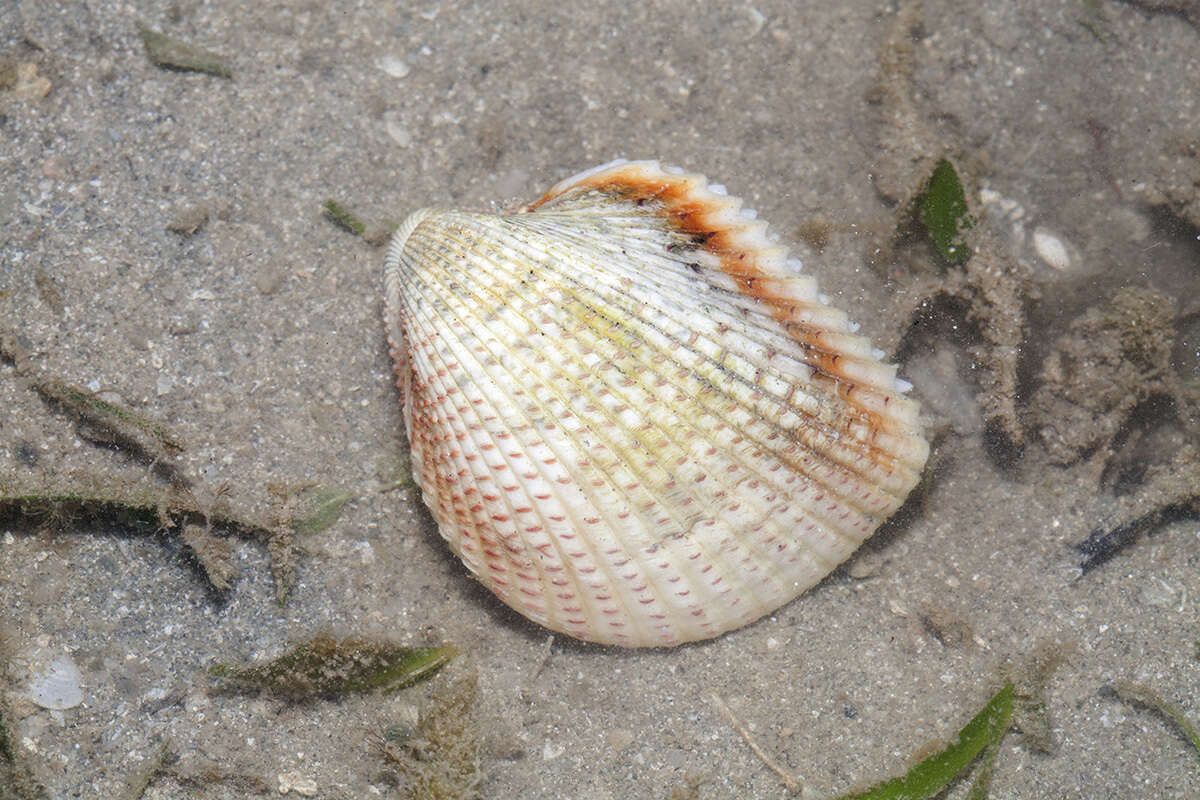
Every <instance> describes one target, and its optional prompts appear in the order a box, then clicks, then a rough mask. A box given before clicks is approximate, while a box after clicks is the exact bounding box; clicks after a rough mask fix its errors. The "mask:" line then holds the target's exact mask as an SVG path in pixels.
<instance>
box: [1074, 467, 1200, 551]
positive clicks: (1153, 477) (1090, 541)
mask: <svg viewBox="0 0 1200 800" xmlns="http://www.w3.org/2000/svg"><path fill="white" fill-rule="evenodd" d="M1147 509H1149V510H1147ZM1113 518H1115V519H1116V520H1118V521H1117V523H1116V524H1115V525H1109V526H1106V527H1104V528H1098V529H1096V530H1094V531H1092V533H1091V535H1089V536H1088V538H1087V539H1085V540H1084V541H1082V542H1080V543H1079V544H1077V545H1075V549H1076V550H1078V551H1079V552H1080V553H1082V554H1083V555H1084V556H1086V558H1085V559H1084V561H1083V563H1082V564H1081V565H1080V567H1081V569H1082V570H1083V572H1084V573H1087V572H1090V571H1091V570H1093V569H1095V568H1096V567H1098V566H1100V565H1101V564H1103V563H1105V562H1106V561H1108V560H1109V559H1111V558H1112V557H1113V556H1115V555H1117V553H1119V552H1121V551H1122V550H1124V549H1125V548H1126V547H1129V546H1130V545H1132V544H1133V543H1134V542H1136V541H1137V540H1138V539H1140V538H1141V537H1142V536H1143V535H1146V534H1149V533H1151V532H1153V531H1155V530H1157V529H1158V528H1161V527H1162V526H1163V525H1166V524H1168V523H1170V522H1173V521H1175V520H1179V519H1185V518H1192V519H1195V518H1200V448H1197V447H1196V446H1194V445H1191V444H1188V445H1184V446H1183V447H1182V448H1180V450H1179V452H1177V453H1176V454H1175V457H1174V458H1173V459H1172V460H1171V462H1170V463H1169V464H1162V465H1158V466H1156V467H1153V468H1151V469H1150V471H1149V473H1148V474H1147V476H1146V482H1145V484H1144V485H1143V486H1142V488H1141V489H1140V490H1139V491H1138V492H1137V493H1136V494H1132V495H1126V496H1124V497H1121V498H1120V500H1119V506H1118V509H1117V511H1116V513H1115V514H1114V515H1113Z"/></svg>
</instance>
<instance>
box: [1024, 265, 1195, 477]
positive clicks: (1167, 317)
mask: <svg viewBox="0 0 1200 800" xmlns="http://www.w3.org/2000/svg"><path fill="white" fill-rule="evenodd" d="M1174 319H1175V302H1174V301H1173V300H1172V299H1171V298H1170V297H1167V296H1166V295H1164V294H1163V293H1161V292H1158V291H1156V290H1154V289H1150V288H1126V289H1122V290H1120V291H1119V292H1117V293H1116V295H1115V296H1114V297H1113V298H1112V301H1111V302H1110V303H1109V304H1107V305H1106V306H1104V307H1093V308H1091V309H1089V310H1088V311H1086V312H1085V313H1084V314H1083V315H1082V316H1081V317H1079V318H1078V319H1076V320H1075V321H1074V322H1073V323H1072V324H1071V326H1070V328H1069V329H1068V331H1067V333H1065V334H1064V335H1063V336H1061V337H1059V339H1058V341H1057V342H1055V346H1054V350H1053V351H1052V352H1051V353H1050V355H1049V356H1048V357H1047V358H1046V360H1045V362H1044V363H1043V365H1042V372H1041V386H1040V387H1039V388H1038V390H1037V391H1036V392H1035V393H1034V395H1033V397H1032V399H1031V402H1030V419H1031V423H1032V427H1033V429H1034V430H1035V431H1036V432H1037V436H1038V439H1039V440H1040V441H1041V443H1042V446H1043V447H1045V449H1046V452H1047V453H1048V454H1049V456H1050V460H1051V462H1052V463H1055V464H1061V465H1068V464H1073V463H1075V462H1077V461H1079V460H1081V459H1083V458H1087V457H1091V458H1092V459H1093V460H1094V461H1095V462H1096V463H1098V464H1099V465H1100V466H1103V465H1104V464H1106V463H1107V462H1108V461H1109V459H1111V458H1112V455H1113V452H1112V445H1113V441H1114V439H1116V437H1117V434H1118V433H1119V432H1120V431H1121V430H1122V428H1123V427H1124V426H1125V424H1126V422H1127V420H1128V418H1129V415H1130V413H1131V412H1132V411H1133V410H1134V409H1135V408H1136V407H1137V406H1139V405H1140V404H1142V403H1144V402H1145V401H1146V400H1147V399H1149V398H1150V397H1152V396H1154V395H1164V396H1167V397H1175V396H1176V395H1178V393H1179V389H1178V387H1177V385H1176V380H1175V376H1174V373H1173V371H1172V369H1171V348H1172V345H1173V344H1174V329H1173V327H1172V323H1173V321H1174Z"/></svg>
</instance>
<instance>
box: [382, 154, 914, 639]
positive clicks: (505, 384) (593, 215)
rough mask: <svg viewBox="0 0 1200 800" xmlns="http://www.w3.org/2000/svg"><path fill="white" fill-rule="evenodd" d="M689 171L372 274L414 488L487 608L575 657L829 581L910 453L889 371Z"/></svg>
mask: <svg viewBox="0 0 1200 800" xmlns="http://www.w3.org/2000/svg"><path fill="white" fill-rule="evenodd" d="M799 269H800V265H799V262H797V261H795V260H789V259H788V258H787V251H786V249H785V248H783V247H780V246H778V245H776V244H774V243H773V242H772V241H771V240H770V239H769V238H768V236H767V234H766V225H765V223H762V222H759V221H756V220H755V219H754V214H753V212H750V211H747V210H744V209H742V205H741V201H740V200H737V199H736V198H732V197H729V196H727V195H726V194H725V190H724V188H723V187H721V186H717V185H709V184H708V182H707V181H706V180H705V178H704V177H703V176H700V175H691V174H685V173H683V172H680V171H677V170H672V169H664V168H662V167H661V166H660V165H659V164H658V162H654V161H640V162H623V161H619V162H614V163H612V164H606V165H604V166H602V167H597V168H595V169H592V170H588V171H587V172H583V173H580V174H578V175H576V176H574V177H572V178H569V179H567V180H565V181H563V182H562V183H559V184H557V185H556V186H554V187H553V188H552V189H551V190H550V191H549V192H547V193H546V194H545V195H543V196H542V197H541V198H540V199H538V200H537V201H536V202H534V203H531V204H530V205H528V206H525V207H523V208H521V209H519V210H518V211H516V212H513V213H501V214H486V213H471V212H463V211H448V210H436V209H426V210H422V211H418V212H416V213H414V214H413V215H412V216H410V217H409V218H408V219H407V220H406V221H405V222H404V224H403V225H402V226H401V227H400V229H399V230H398V231H397V232H396V235H395V237H394V239H393V242H392V245H391V248H390V249H389V251H388V256H387V268H386V278H385V283H386V297H387V310H386V316H387V319H386V322H387V328H388V334H389V339H390V341H391V346H392V354H393V357H394V358H395V363H396V372H397V376H398V383H399V385H400V387H401V389H402V391H403V395H404V415H405V423H406V425H407V429H408V437H409V442H410V444H411V447H412V461H413V473H414V477H415V479H416V481H417V483H418V485H419V486H420V488H421V492H422V495H423V497H424V500H425V503H426V505H428V507H429V510H430V512H431V514H432V515H433V517H434V519H435V520H436V522H437V524H438V529H439V531H440V532H441V535H442V536H443V537H444V538H445V539H446V541H447V542H448V543H449V544H450V546H451V548H453V550H454V551H455V553H457V554H458V555H459V557H460V558H461V559H462V560H463V562H464V563H465V564H466V565H467V567H468V568H469V569H470V570H471V572H473V573H474V574H475V575H476V577H478V579H479V580H480V581H482V582H483V583H484V584H485V585H486V586H487V587H488V588H489V589H491V590H492V591H493V592H494V593H495V594H496V595H497V596H498V597H499V598H500V599H501V600H503V601H504V602H505V603H507V604H508V605H510V606H511V607H513V608H514V609H516V610H517V611H519V612H520V613H522V614H524V615H525V616H526V617H528V618H530V619H532V620H534V621H536V622H538V623H540V624H541V625H544V626H546V627H548V628H551V629H552V630H555V631H559V632H562V633H566V634H569V635H571V636H575V637H578V638H580V639H586V640H590V641H596V642H604V643H611V644H618V645H624V646H629V647H653V646H664V645H674V644H679V643H681V642H687V641H694V640H697V639H706V638H709V637H712V636H717V635H719V634H721V633H724V632H725V631H729V630H732V629H734V628H738V627H741V626H742V625H745V624H747V623H749V622H752V621H754V620H756V619H758V618H759V617H761V616H763V615H764V614H767V613H770V612H771V611H774V610H775V609H777V608H779V607H780V606H781V605H783V604H784V603H787V602H788V601H790V600H791V599H793V598H794V597H796V596H797V595H798V594H800V593H801V592H803V591H804V590H805V589H807V588H809V587H810V586H812V585H813V584H815V583H817V582H818V581H819V580H821V578H823V577H824V576H825V575H827V574H829V572H830V571H832V570H833V569H834V568H835V567H836V566H837V565H838V564H840V563H841V562H842V561H844V560H845V559H846V558H847V557H848V556H849V555H850V554H851V553H852V552H854V550H855V549H856V548H857V547H858V546H859V545H860V544H861V543H862V542H863V540H864V539H866V538H867V537H868V536H870V534H871V533H872V532H873V531H874V530H875V529H876V528H877V527H878V526H879V524H880V523H881V522H882V521H883V520H884V519H886V518H887V517H888V516H889V515H891V514H892V513H893V512H894V511H895V510H896V509H897V508H898V507H899V506H900V504H901V503H902V502H903V501H904V498H905V497H906V496H907V495H908V493H909V491H910V490H911V489H912V488H913V486H914V485H915V484H916V483H917V480H918V478H919V477H920V472H921V470H922V468H923V466H924V463H925V459H926V457H927V455H928V445H927V443H926V441H925V438H924V436H923V434H922V432H921V430H920V426H919V424H918V420H917V415H918V406H917V403H916V402H915V401H913V400H911V399H909V398H908V397H906V396H905V394H904V392H905V391H906V389H907V386H906V385H905V384H904V383H903V382H902V381H899V380H897V379H896V377H895V373H896V368H895V367H894V366H891V365H887V364H884V363H882V362H881V361H880V360H879V357H880V355H881V354H880V353H878V352H877V351H874V350H873V349H872V348H871V345H870V343H869V342H868V341H867V340H866V339H865V338H863V337H861V336H857V335H855V333H854V329H855V326H854V325H853V324H852V323H850V322H849V321H848V319H847V317H846V315H845V314H844V313H843V312H841V311H838V310H837V309H834V308H831V307H830V306H828V305H827V304H826V302H825V299H824V298H823V297H822V296H820V295H819V294H818V293H817V287H816V282H815V281H814V280H813V279H812V278H811V277H808V276H805V275H802V274H800V271H799Z"/></svg>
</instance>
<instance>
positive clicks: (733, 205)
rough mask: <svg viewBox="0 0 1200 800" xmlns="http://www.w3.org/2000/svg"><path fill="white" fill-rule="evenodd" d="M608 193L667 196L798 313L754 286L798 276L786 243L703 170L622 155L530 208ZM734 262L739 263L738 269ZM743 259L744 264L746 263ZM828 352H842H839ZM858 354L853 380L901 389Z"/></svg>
mask: <svg viewBox="0 0 1200 800" xmlns="http://www.w3.org/2000/svg"><path fill="white" fill-rule="evenodd" d="M605 193H609V194H612V195H616V196H619V197H624V196H633V197H636V198H638V199H644V198H646V197H652V198H654V199H655V200H658V201H661V202H664V204H665V205H666V206H667V208H666V210H665V214H666V215H667V216H669V217H670V218H671V220H672V221H673V223H674V224H675V225H676V226H677V227H678V228H679V229H681V230H685V231H698V232H703V233H705V234H706V235H707V236H710V237H712V238H715V239H718V240H720V241H721V242H722V245H723V246H722V249H723V250H725V251H726V252H727V253H729V254H733V255H736V256H737V258H734V259H733V260H732V262H730V261H723V263H722V268H723V269H725V271H726V272H727V273H728V274H730V275H731V276H733V277H735V278H737V279H740V280H742V281H743V282H744V283H745V287H744V288H745V289H746V290H747V293H748V294H749V295H750V296H751V297H753V298H755V299H757V300H760V301H761V302H763V303H764V304H766V305H767V306H768V307H769V309H770V310H771V313H772V314H773V315H774V316H775V317H776V318H777V319H779V321H780V322H784V321H786V320H788V319H789V318H792V317H793V312H792V311H791V310H790V307H789V304H788V303H787V302H786V301H787V299H788V298H787V297H786V296H781V295H780V294H779V293H778V292H761V291H754V290H753V289H754V285H755V284H760V285H767V286H770V285H771V284H772V283H773V282H774V279H779V278H783V279H787V278H788V277H791V276H792V273H789V272H788V269H787V258H786V255H787V250H786V248H781V247H778V246H776V245H773V244H772V243H771V242H770V240H769V239H768V237H767V225H766V223H764V222H761V221H757V220H752V219H750V218H748V217H746V216H744V215H739V214H737V213H736V212H737V209H739V208H740V207H741V200H740V199H738V198H736V197H733V196H730V195H722V194H717V193H715V192H713V191H712V190H711V189H710V188H709V187H708V185H707V181H706V179H705V178H704V176H702V175H696V174H682V173H681V174H671V173H670V172H669V171H666V170H663V168H662V167H661V166H660V165H659V163H658V162H656V161H637V162H620V161H618V162H613V163H612V164H608V165H604V167H603V168H597V169H596V170H589V171H586V172H584V173H580V174H579V175H577V176H573V178H568V179H567V180H566V181H563V182H561V183H559V184H557V185H556V186H555V187H554V189H552V190H551V191H550V192H547V194H546V195H544V196H543V198H542V199H541V200H539V201H538V202H537V203H534V204H532V205H531V206H529V207H527V209H526V210H530V211H535V212H537V213H546V214H550V213H553V210H554V209H555V208H556V207H558V206H564V205H565V206H568V207H573V206H572V204H573V203H576V202H579V201H580V200H579V199H580V198H581V197H582V198H585V200H587V201H588V202H592V203H598V202H599V201H598V199H596V198H590V199H589V196H590V195H603V194H605ZM664 195H669V199H668V200H665V201H664V200H663V197H664ZM764 253H773V254H774V255H773V257H771V258H769V259H764V258H762V257H761V256H762V254H764ZM747 257H748V258H747ZM731 263H732V264H737V265H739V266H738V267H737V268H736V269H732V268H731ZM743 264H744V269H743V268H742V266H741V265H743ZM829 311H833V313H836V314H837V315H838V316H839V317H840V318H841V320H842V321H841V324H840V325H838V326H837V327H838V328H839V329H840V330H842V331H844V332H846V333H850V331H849V325H848V321H849V320H848V317H846V316H845V314H844V313H842V312H840V311H834V310H832V309H830V310H829ZM823 314H825V315H827V312H825V311H822V310H821V309H820V308H816V309H807V310H806V311H805V313H803V314H801V315H800V316H799V318H798V319H795V320H794V321H800V322H805V321H812V320H814V319H820V322H821V324H823V325H829V324H831V321H830V320H829V319H828V318H821V317H822V315H823ZM814 344H815V343H814ZM818 349H819V348H818ZM828 355H830V356H833V355H840V354H839V353H836V352H835V353H829V354H828ZM852 360H853V361H855V362H858V364H859V368H854V367H852V368H851V369H852V374H851V375H849V376H847V378H846V379H847V380H853V381H855V382H859V383H863V382H866V383H869V384H871V385H873V386H874V387H875V388H877V389H878V390H880V391H881V392H883V393H885V394H889V395H890V394H892V393H894V392H895V391H896V384H895V381H894V372H889V371H888V370H887V369H875V368H873V367H874V365H875V364H878V362H877V361H875V360H874V359H871V360H863V359H857V358H855V359H852ZM885 366H888V367H890V365H885ZM892 369H893V370H894V368H892ZM835 374H836V373H835Z"/></svg>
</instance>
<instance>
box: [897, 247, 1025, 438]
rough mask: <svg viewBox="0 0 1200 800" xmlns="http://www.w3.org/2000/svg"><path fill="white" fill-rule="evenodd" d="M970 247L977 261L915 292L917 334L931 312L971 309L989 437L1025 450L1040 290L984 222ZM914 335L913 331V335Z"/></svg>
mask: <svg viewBox="0 0 1200 800" xmlns="http://www.w3.org/2000/svg"><path fill="white" fill-rule="evenodd" d="M968 242H969V246H970V250H971V257H970V258H968V259H967V261H966V262H965V263H964V264H963V265H962V267H961V268H954V269H950V270H947V271H946V273H945V274H944V275H941V276H925V277H922V278H919V279H918V280H917V281H916V283H915V285H914V287H913V288H912V290H911V293H910V294H911V296H912V298H913V300H912V303H913V306H912V307H913V312H912V320H913V326H914V330H915V329H916V327H917V326H918V325H920V324H921V323H922V322H923V321H924V320H925V319H926V318H927V316H928V314H929V313H930V310H931V309H932V310H933V312H932V313H941V311H942V309H944V308H961V309H965V311H963V312H961V313H963V317H964V321H965V322H968V323H971V325H972V327H973V329H974V330H975V331H977V337H978V338H977V341H976V343H975V344H973V345H972V346H971V350H970V353H971V356H972V358H973V359H974V361H975V363H976V364H977V365H978V366H979V367H980V370H979V383H980V391H979V398H978V402H979V406H980V410H981V412H982V414H983V418H984V422H985V424H986V426H987V430H988V432H989V435H991V436H992V437H993V439H995V440H998V443H999V444H1001V445H1002V449H1003V450H1004V451H1006V452H1013V453H1015V452H1018V451H1019V450H1020V449H1021V448H1022V447H1023V446H1024V445H1025V438H1026V435H1025V427H1024V425H1023V424H1022V421H1021V419H1020V415H1019V413H1018V405H1019V404H1018V385H1017V384H1018V367H1019V364H1020V356H1021V348H1022V345H1023V344H1024V342H1025V339H1026V337H1027V336H1028V333H1029V322H1028V318H1027V313H1026V307H1027V305H1028V304H1029V303H1030V302H1032V301H1033V300H1034V299H1036V297H1037V295H1038V291H1037V287H1036V286H1035V285H1034V283H1033V281H1032V279H1031V277H1030V276H1029V274H1028V272H1027V270H1026V269H1025V268H1024V267H1023V266H1021V264H1020V263H1019V262H1017V261H1016V260H1015V259H1013V258H1011V257H1010V256H1008V255H1006V254H1005V251H1004V249H1003V247H1002V245H1001V244H1000V243H999V242H998V241H997V240H996V238H995V237H994V236H993V235H992V234H991V233H990V231H989V230H988V229H987V227H986V223H983V224H981V225H979V226H977V227H976V228H974V229H973V230H972V231H971V232H970V234H969V236H968ZM910 332H911V331H910Z"/></svg>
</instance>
